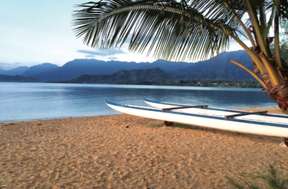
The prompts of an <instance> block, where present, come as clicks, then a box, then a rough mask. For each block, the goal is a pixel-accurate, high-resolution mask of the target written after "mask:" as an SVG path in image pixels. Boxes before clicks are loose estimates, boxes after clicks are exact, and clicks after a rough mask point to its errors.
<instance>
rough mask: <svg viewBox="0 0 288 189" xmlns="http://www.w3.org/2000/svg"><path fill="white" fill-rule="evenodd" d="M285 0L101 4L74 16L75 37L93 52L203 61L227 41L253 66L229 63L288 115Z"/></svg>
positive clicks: (120, 0) (115, 0) (114, 0)
mask: <svg viewBox="0 0 288 189" xmlns="http://www.w3.org/2000/svg"><path fill="white" fill-rule="evenodd" d="M286 19H288V0H100V1H97V2H87V3H83V4H81V5H79V7H78V8H76V10H75V13H74V25H75V28H74V29H75V31H76V35H77V37H83V40H84V43H86V44H87V45H89V46H92V47H96V48H111V47H121V46H123V45H124V44H128V47H129V50H131V51H135V52H140V53H145V54H148V55H153V56H155V57H157V58H161V59H167V60H176V61H177V60H193V59H207V58H210V57H212V56H215V55H217V54H218V53H220V52H221V51H224V50H225V49H227V47H228V45H229V42H230V40H233V41H235V42H236V43H238V44H239V45H240V46H241V47H242V48H243V49H244V50H245V51H246V52H247V54H248V55H249V57H250V58H251V60H252V62H253V68H252V69H251V68H248V67H247V66H245V65H244V64H243V63H242V62H240V61H236V60H232V61H231V63H232V64H235V65H237V66H239V67H240V68H242V69H243V70H245V71H246V72H248V73H249V74H250V75H251V76H252V77H254V78H255V79H256V80H257V81H258V82H259V83H260V85H261V86H262V87H263V89H264V90H265V91H267V93H268V94H269V95H270V96H271V97H272V98H273V99H275V100H276V102H277V103H278V105H279V107H280V108H281V109H282V110H283V111H286V112H287V111H288V60H286V61H285V60H284V59H283V58H282V57H281V42H280V41H281V40H280V30H281V28H280V25H281V23H282V22H283V21H285V20H286Z"/></svg>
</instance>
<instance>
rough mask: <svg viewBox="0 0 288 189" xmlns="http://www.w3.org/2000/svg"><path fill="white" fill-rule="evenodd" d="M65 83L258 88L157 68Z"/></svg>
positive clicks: (86, 76)
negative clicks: (189, 77) (181, 75)
mask: <svg viewBox="0 0 288 189" xmlns="http://www.w3.org/2000/svg"><path fill="white" fill-rule="evenodd" d="M66 82H67V83H98V84H135V85H136V84H138V85H177V86H211V87H212V86H218V87H219V86H221V87H259V85H258V84H257V83H256V82H255V81H245V80H242V81H227V80H226V81H225V80H207V79H206V80H183V79H176V78H175V77H174V76H173V75H171V74H168V73H166V72H164V71H163V70H161V69H159V68H154V69H140V70H128V71H127V70H126V71H119V72H116V73H114V74H111V75H82V76H79V77H78V78H76V79H72V80H69V81H66Z"/></svg>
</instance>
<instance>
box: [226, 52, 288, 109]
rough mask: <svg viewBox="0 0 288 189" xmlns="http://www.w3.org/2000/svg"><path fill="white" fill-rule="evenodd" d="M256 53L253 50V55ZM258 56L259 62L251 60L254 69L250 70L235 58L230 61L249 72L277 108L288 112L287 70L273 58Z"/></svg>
mask: <svg viewBox="0 0 288 189" xmlns="http://www.w3.org/2000/svg"><path fill="white" fill-rule="evenodd" d="M256 53H257V52H254V55H255V54H256ZM257 54H258V53H257ZM248 55H249V54H248ZM249 56H250V55H249ZM250 57H251V56H250ZM258 57H259V60H260V62H257V63H255V62H253V65H254V68H255V69H254V70H250V69H249V68H247V67H246V66H244V65H243V64H241V63H240V62H238V61H235V60H232V61H231V63H232V64H234V65H236V66H238V67H240V68H242V69H243V70H244V71H246V72H247V73H249V74H250V75H251V76H252V77H253V78H254V79H255V80H256V81H258V82H259V83H260V84H261V86H262V88H263V89H264V90H265V91H266V92H267V94H268V95H269V96H270V97H271V98H272V99H274V100H275V101H276V103H277V104H278V106H279V108H280V109H281V110H282V111H283V112H285V113H288V80H287V76H288V72H287V71H283V70H282V69H281V68H280V67H278V66H277V63H276V62H275V60H274V59H268V58H266V57H265V55H263V54H261V53H260V54H258ZM259 66H261V67H259ZM259 70H261V71H259Z"/></svg>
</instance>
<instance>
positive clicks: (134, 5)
mask: <svg viewBox="0 0 288 189" xmlns="http://www.w3.org/2000/svg"><path fill="white" fill-rule="evenodd" d="M234 13H235V12H234ZM236 13H237V15H239V16H240V17H241V16H242V15H243V14H244V11H243V10H236ZM74 17H75V19H74V25H75V32H76V35H77V36H78V37H83V40H84V42H85V43H86V44H87V45H89V46H92V47H98V48H110V47H121V46H122V45H123V44H126V43H128V44H129V49H130V50H132V51H137V52H141V53H146V54H150V55H154V56H156V57H157V58H162V59H170V60H191V59H195V58H197V59H204V58H209V57H211V56H213V55H215V54H216V53H219V52H220V51H222V50H224V49H226V48H227V46H228V43H229V36H228V35H227V33H236V32H240V31H238V30H237V28H238V25H239V23H238V22H237V21H235V19H234V17H235V15H234V14H233V12H232V11H231V10H229V9H227V7H226V6H224V3H223V2H222V1H219V0H210V1H207V0H206V1H205V0H194V1H192V0H191V1H185V0H182V1H181V2H179V1H176V0H169V1H166V0H137V1H133V0H102V1H98V2H88V3H84V4H81V5H80V6H79V8H78V9H77V10H76V11H75V14H74Z"/></svg>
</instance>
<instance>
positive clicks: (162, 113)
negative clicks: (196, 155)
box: [106, 99, 288, 142]
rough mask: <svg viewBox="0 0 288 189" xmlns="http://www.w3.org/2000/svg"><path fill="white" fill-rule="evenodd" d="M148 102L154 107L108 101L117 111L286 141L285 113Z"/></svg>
mask: <svg viewBox="0 0 288 189" xmlns="http://www.w3.org/2000/svg"><path fill="white" fill-rule="evenodd" d="M145 102H146V103H147V104H149V105H151V106H152V107H144V106H135V105H127V104H120V103H115V102H111V101H106V104H107V105H108V106H109V107H110V108H112V109H114V110H116V111H118V112H121V113H125V114H130V115H134V116H139V117H144V118H150V119H156V120H162V121H166V122H176V123H182V124H187V125H193V126H198V127H206V128H212V129H219V130H224V131H231V132H239V133H246V134H254V135H264V136H273V137H281V138H285V142H287V138H288V116H285V115H278V114H267V113H266V112H243V111H235V110H224V109H216V108H208V106H206V105H200V106H198V105H197V106H190V105H189V106H188V105H185V106H183V105H177V104H168V103H166V104H165V103H161V102H160V101H158V102H157V101H152V100H147V99H146V100H145Z"/></svg>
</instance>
